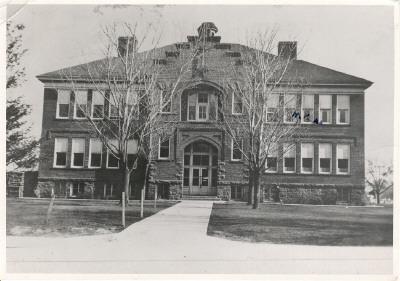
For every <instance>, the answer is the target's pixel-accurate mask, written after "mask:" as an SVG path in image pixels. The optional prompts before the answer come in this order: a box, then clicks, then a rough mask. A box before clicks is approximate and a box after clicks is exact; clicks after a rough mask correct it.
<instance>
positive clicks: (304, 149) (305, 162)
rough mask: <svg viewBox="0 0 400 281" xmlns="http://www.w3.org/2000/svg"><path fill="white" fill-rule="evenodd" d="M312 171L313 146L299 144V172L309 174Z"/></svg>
mask: <svg viewBox="0 0 400 281" xmlns="http://www.w3.org/2000/svg"><path fill="white" fill-rule="evenodd" d="M313 171H314V144H313V143H302V144H301V172H302V173H309V174H311V173H312V172H313Z"/></svg>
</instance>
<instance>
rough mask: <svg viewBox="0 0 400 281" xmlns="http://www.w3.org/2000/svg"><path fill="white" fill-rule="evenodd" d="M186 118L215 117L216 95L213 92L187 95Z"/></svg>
mask: <svg viewBox="0 0 400 281" xmlns="http://www.w3.org/2000/svg"><path fill="white" fill-rule="evenodd" d="M187 103H188V104H187V120H189V121H210V120H216V119H217V97H216V95H215V94H208V93H207V92H198V93H194V94H191V95H189V96H187Z"/></svg>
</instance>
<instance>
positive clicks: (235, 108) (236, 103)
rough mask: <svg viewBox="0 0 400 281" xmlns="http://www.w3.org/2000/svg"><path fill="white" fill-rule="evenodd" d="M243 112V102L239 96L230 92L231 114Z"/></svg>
mask: <svg viewBox="0 0 400 281" xmlns="http://www.w3.org/2000/svg"><path fill="white" fill-rule="evenodd" d="M242 113H243V102H242V99H241V97H239V96H238V95H236V94H235V93H232V114H242Z"/></svg>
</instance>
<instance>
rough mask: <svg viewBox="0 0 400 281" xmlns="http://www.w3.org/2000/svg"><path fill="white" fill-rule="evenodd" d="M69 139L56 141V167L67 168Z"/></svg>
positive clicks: (57, 139) (56, 139)
mask: <svg viewBox="0 0 400 281" xmlns="http://www.w3.org/2000/svg"><path fill="white" fill-rule="evenodd" d="M67 151H68V139H67V138H55V139H54V167H58V168H65V167H66V166H67Z"/></svg>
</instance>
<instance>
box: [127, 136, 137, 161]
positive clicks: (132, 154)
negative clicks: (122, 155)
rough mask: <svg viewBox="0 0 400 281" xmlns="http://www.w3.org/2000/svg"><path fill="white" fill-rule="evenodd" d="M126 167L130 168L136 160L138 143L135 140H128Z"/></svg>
mask: <svg viewBox="0 0 400 281" xmlns="http://www.w3.org/2000/svg"><path fill="white" fill-rule="evenodd" d="M127 150H128V151H127V152H128V163H127V164H128V167H129V168H132V167H133V165H134V163H135V160H136V155H137V152H138V142H137V140H128V149H127Z"/></svg>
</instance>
